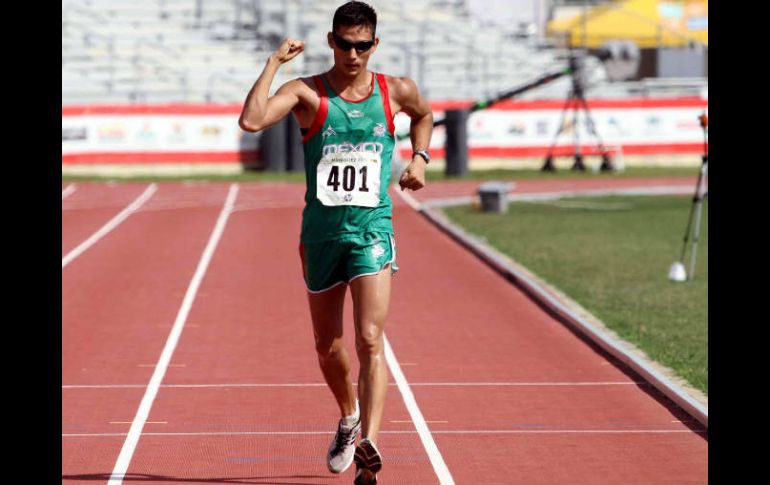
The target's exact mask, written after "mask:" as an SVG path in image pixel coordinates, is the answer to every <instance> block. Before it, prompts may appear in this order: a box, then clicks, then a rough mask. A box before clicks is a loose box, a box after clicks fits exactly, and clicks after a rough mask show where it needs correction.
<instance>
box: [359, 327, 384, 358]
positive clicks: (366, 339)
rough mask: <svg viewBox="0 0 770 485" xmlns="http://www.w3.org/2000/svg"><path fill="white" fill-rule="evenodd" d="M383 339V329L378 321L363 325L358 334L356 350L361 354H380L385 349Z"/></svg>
mask: <svg viewBox="0 0 770 485" xmlns="http://www.w3.org/2000/svg"><path fill="white" fill-rule="evenodd" d="M382 340H383V339H382V330H381V328H380V327H379V326H378V325H376V323H374V322H371V323H367V324H365V325H362V326H361V330H360V331H359V332H358V334H357V335H356V352H358V355H360V356H369V355H376V354H379V353H380V352H382V349H383V342H382Z"/></svg>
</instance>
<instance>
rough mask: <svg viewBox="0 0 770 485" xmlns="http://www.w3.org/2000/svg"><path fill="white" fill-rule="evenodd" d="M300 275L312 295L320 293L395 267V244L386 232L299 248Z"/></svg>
mask: <svg viewBox="0 0 770 485" xmlns="http://www.w3.org/2000/svg"><path fill="white" fill-rule="evenodd" d="M299 255H300V258H301V259H302V273H303V276H304V278H305V285H306V286H307V289H308V291H309V292H311V293H320V292H322V291H326V290H328V289H330V288H333V287H335V286H337V285H339V284H342V283H350V282H351V281H352V280H354V279H356V278H358V277H359V276H367V275H373V274H377V273H379V272H380V271H382V269H383V268H384V267H385V266H387V265H388V264H390V268H391V274H394V273H395V272H396V271H398V266H396V241H395V240H394V239H393V235H392V234H388V233H387V232H365V233H362V234H357V235H354V236H345V237H342V238H340V239H335V240H332V241H321V242H318V243H308V244H303V243H300V244H299Z"/></svg>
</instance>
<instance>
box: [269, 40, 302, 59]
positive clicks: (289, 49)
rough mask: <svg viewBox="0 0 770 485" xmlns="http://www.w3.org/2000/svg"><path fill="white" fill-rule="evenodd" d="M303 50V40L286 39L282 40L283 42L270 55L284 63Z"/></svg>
mask: <svg viewBox="0 0 770 485" xmlns="http://www.w3.org/2000/svg"><path fill="white" fill-rule="evenodd" d="M303 50H305V43H304V42H303V41H301V40H295V39H286V40H284V41H283V44H281V46H280V47H278V49H276V51H275V52H273V54H272V57H273V59H275V60H276V61H278V62H280V63H281V64H284V63H286V62H289V61H290V60H292V59H294V58H295V57H297V56H298V55H299V53H300V52H302V51H303Z"/></svg>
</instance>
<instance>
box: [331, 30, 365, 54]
mask: <svg viewBox="0 0 770 485" xmlns="http://www.w3.org/2000/svg"><path fill="white" fill-rule="evenodd" d="M332 38H334V43H335V44H337V47H339V48H340V49H342V50H343V51H346V52H347V51H349V50H350V49H355V50H356V52H358V53H359V54H361V53H363V52H366V51H368V50H369V49H371V48H372V46H373V45H374V39H372V40H365V41H361V42H348V41H346V40H345V39H343V38H342V37H340V36H339V35H337V34H335V33H334V32H332Z"/></svg>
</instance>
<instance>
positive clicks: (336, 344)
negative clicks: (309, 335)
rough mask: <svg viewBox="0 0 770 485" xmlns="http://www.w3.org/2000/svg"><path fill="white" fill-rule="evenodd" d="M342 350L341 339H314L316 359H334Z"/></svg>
mask: <svg viewBox="0 0 770 485" xmlns="http://www.w3.org/2000/svg"><path fill="white" fill-rule="evenodd" d="M342 348H343V343H342V339H341V338H321V337H316V339H315V351H316V353H317V354H318V357H320V358H322V359H328V358H334V357H335V356H336V355H338V354H339V353H340V352H341V351H342Z"/></svg>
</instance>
